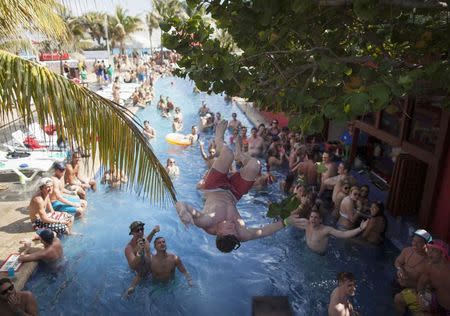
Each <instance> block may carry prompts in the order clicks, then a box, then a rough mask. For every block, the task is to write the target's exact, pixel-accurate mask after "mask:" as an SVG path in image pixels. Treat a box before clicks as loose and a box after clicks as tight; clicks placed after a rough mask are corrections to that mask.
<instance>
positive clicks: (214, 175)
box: [205, 168, 255, 201]
mask: <svg viewBox="0 0 450 316" xmlns="http://www.w3.org/2000/svg"><path fill="white" fill-rule="evenodd" d="M254 182H255V181H247V180H244V179H242V177H241V174H240V173H239V172H236V173H235V174H233V175H232V176H231V177H230V178H228V175H227V174H225V173H221V172H219V171H217V170H216V169H214V168H211V170H210V171H209V172H208V175H207V176H206V179H205V190H214V189H224V190H229V191H230V192H231V193H233V195H234V196H235V198H236V199H237V200H238V201H239V200H240V198H241V197H242V196H243V195H244V194H246V193H247V192H248V191H249V190H250V189H251V188H252V186H253V183H254Z"/></svg>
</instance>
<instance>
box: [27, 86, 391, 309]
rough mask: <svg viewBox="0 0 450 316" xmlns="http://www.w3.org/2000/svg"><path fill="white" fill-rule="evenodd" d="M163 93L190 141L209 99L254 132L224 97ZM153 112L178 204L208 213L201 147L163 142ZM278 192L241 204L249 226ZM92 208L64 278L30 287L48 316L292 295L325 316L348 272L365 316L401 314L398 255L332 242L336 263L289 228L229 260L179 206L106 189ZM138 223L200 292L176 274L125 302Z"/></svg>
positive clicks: (165, 124) (235, 304)
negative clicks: (395, 290) (176, 259)
mask: <svg viewBox="0 0 450 316" xmlns="http://www.w3.org/2000/svg"><path fill="white" fill-rule="evenodd" d="M171 82H173V85H172V84H171ZM155 89H156V91H155V92H156V93H155V102H154V103H156V102H157V100H158V99H159V95H160V94H162V95H163V96H166V95H169V97H170V99H171V100H172V102H174V104H175V105H176V106H180V107H181V108H182V112H183V115H184V131H185V132H188V131H189V130H190V127H191V125H195V124H197V121H198V116H197V110H198V107H199V106H200V104H201V101H202V100H205V101H206V102H207V103H208V105H209V107H210V108H211V110H212V111H214V112H217V111H220V112H221V113H222V115H223V117H224V118H226V119H229V118H230V117H231V113H232V112H237V113H238V119H240V120H241V121H242V122H243V123H244V124H246V125H247V126H250V123H249V122H248V121H247V119H246V118H245V117H244V116H243V115H242V113H241V112H240V111H239V109H238V108H237V107H236V106H235V105H232V104H230V103H226V102H225V101H224V100H223V97H222V96H219V95H211V96H209V95H206V94H194V93H192V89H193V86H192V84H191V83H190V82H188V81H186V80H182V79H177V78H162V79H160V80H158V81H157V83H156V86H155ZM154 103H153V104H152V106H150V107H147V108H146V109H144V110H143V111H141V112H140V113H138V116H139V117H140V118H141V119H142V120H144V119H146V120H149V121H150V123H151V125H152V126H153V127H154V128H155V129H156V132H157V139H156V140H154V141H153V142H152V147H153V149H154V151H155V153H156V154H157V156H158V157H159V159H160V160H161V161H162V162H163V164H164V165H165V161H166V159H167V158H169V157H173V158H175V160H176V162H177V164H178V165H179V166H180V169H181V175H180V176H179V177H178V178H176V179H175V180H174V185H175V188H176V190H177V196H178V199H179V200H182V201H187V202H190V203H192V204H194V205H195V206H200V205H202V197H201V194H200V193H198V192H197V191H196V190H195V184H196V182H197V181H198V180H199V179H200V177H201V175H202V174H203V173H204V172H205V170H206V169H205V165H204V162H203V160H202V158H201V157H200V153H199V148H198V146H192V147H190V148H186V149H183V148H181V147H176V146H173V145H169V144H167V143H166V142H165V141H164V136H165V135H166V134H167V133H169V132H171V123H170V121H169V120H166V119H163V118H161V116H160V115H159V114H158V113H157V111H156V109H155V106H154ZM211 136H212V135H207V139H209V138H210V137H211ZM228 136H229V135H227V136H226V139H228ZM202 138H204V136H202ZM205 143H206V142H205ZM270 192H271V193H270V194H269V193H268V192H267V191H263V192H250V193H249V194H248V195H246V196H244V197H243V198H242V200H241V201H240V202H239V204H238V208H239V209H240V212H241V215H242V217H243V218H244V220H245V221H246V222H247V223H248V225H250V226H252V225H259V224H263V223H267V222H268V220H267V219H265V218H264V215H265V213H266V209H267V205H266V203H267V201H268V199H270V200H276V199H277V198H278V197H279V196H280V193H279V190H278V184H274V185H272V187H271V188H270ZM88 199H89V211H88V214H87V216H86V218H85V219H83V220H80V221H78V223H76V225H75V231H77V232H79V233H81V234H82V236H74V237H70V238H65V240H64V241H63V242H64V249H65V257H66V260H65V262H64V263H63V264H62V265H61V266H60V267H59V269H58V270H56V271H55V270H49V269H46V268H45V267H39V269H38V272H37V273H35V274H34V275H33V277H32V278H31V280H30V281H29V283H28V284H27V287H26V288H27V289H28V290H31V291H33V292H34V293H35V295H36V296H37V299H38V303H39V308H40V313H41V314H42V315H108V314H109V315H150V314H152V315H211V314H212V313H214V315H216V316H219V315H224V316H225V315H227V316H229V315H250V314H251V299H252V297H253V296H259V295H287V296H289V300H290V302H291V304H292V307H293V309H294V311H295V314H296V315H326V310H327V304H328V300H329V295H330V293H331V291H332V289H333V288H334V287H335V286H336V283H335V281H334V280H335V276H336V273H337V272H338V271H343V270H345V271H348V270H350V271H352V272H354V273H355V275H356V278H357V284H358V289H357V296H356V299H355V305H356V306H357V308H358V310H359V311H360V312H361V313H362V314H363V315H382V314H385V315H390V314H392V312H393V306H392V299H391V297H390V280H391V279H392V276H393V260H394V257H395V255H396V253H397V252H396V250H395V249H394V248H393V247H392V246H390V245H386V246H385V247H384V248H383V249H378V248H370V249H367V248H365V247H362V246H359V245H357V244H355V243H353V242H350V241H342V240H331V241H330V249H329V251H328V253H327V255H326V256H319V255H316V254H315V253H312V252H311V251H309V250H308V249H307V248H306V245H305V241H304V233H303V232H301V231H297V230H295V229H293V228H289V229H285V230H283V231H280V232H278V233H277V234H275V235H274V236H270V237H267V238H264V239H261V240H256V241H251V242H247V243H244V244H243V245H242V246H241V248H240V249H239V250H238V251H236V252H234V253H232V254H222V253H220V252H219V251H218V250H216V247H215V239H214V237H213V236H209V235H207V234H205V233H204V232H203V231H201V230H199V229H197V228H195V227H191V228H190V229H189V231H186V230H185V228H184V226H183V225H181V223H180V222H179V219H178V216H177V214H176V211H175V208H174V207H170V208H167V209H161V208H158V207H154V206H152V205H150V203H149V202H148V201H145V200H142V199H140V198H138V197H136V196H135V195H133V194H131V193H128V192H122V191H110V190H109V189H107V188H105V187H100V189H99V190H98V192H96V193H89V197H88ZM134 220H141V221H144V222H145V223H146V226H145V228H146V233H149V232H150V230H151V229H152V228H153V226H154V225H157V224H159V225H160V226H161V232H160V233H159V234H158V236H164V237H165V238H166V242H167V245H168V251H170V252H174V253H176V254H177V255H179V256H180V257H181V259H182V261H183V263H184V265H185V266H186V268H187V269H188V271H189V272H190V273H191V275H192V277H193V279H194V282H195V286H194V287H193V288H189V287H188V285H187V283H186V281H185V279H184V278H183V276H182V275H180V274H179V273H178V272H177V275H176V278H175V280H173V281H172V282H171V283H169V284H152V283H151V281H146V282H144V283H143V284H142V285H141V286H139V287H138V288H137V289H136V292H135V293H134V294H133V295H132V296H131V297H130V298H129V299H128V300H123V299H122V298H121V296H122V294H123V292H124V291H125V290H126V289H127V287H128V285H129V284H130V282H131V280H132V278H133V275H134V274H133V273H132V272H131V271H130V270H129V268H128V266H127V263H126V259H125V256H124V248H125V245H126V244H127V242H128V241H129V239H130V236H129V235H128V232H129V230H128V226H129V224H130V223H131V222H132V221H134Z"/></svg>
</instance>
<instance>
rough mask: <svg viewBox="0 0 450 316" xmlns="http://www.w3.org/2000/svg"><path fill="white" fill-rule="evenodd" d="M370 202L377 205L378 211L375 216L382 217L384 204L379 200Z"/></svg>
mask: <svg viewBox="0 0 450 316" xmlns="http://www.w3.org/2000/svg"><path fill="white" fill-rule="evenodd" d="M372 204H375V205H376V206H377V207H378V213H377V215H376V216H383V217H384V204H383V203H382V202H380V201H377V202H372Z"/></svg>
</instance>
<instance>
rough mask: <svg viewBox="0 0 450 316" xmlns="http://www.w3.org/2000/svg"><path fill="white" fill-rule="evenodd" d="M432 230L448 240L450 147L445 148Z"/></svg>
mask: <svg viewBox="0 0 450 316" xmlns="http://www.w3.org/2000/svg"><path fill="white" fill-rule="evenodd" d="M432 232H433V235H435V236H436V237H438V238H440V239H443V240H446V241H447V242H450V148H449V149H447V157H446V159H445V163H444V168H442V180H441V185H440V191H439V195H438V198H437V201H436V212H435V214H434V218H433V224H432Z"/></svg>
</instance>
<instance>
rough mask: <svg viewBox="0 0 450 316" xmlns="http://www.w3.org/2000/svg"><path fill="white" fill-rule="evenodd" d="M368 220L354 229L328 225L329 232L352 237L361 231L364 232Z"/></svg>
mask: <svg viewBox="0 0 450 316" xmlns="http://www.w3.org/2000/svg"><path fill="white" fill-rule="evenodd" d="M367 222H368V221H367V220H366V221H363V222H361V225H360V226H359V227H358V228H355V229H352V230H346V231H342V230H337V229H334V228H333V227H329V226H328V228H329V229H328V233H329V234H330V235H332V236H334V237H336V238H352V237H355V236H356V235H358V234H359V233H360V232H362V231H363V230H364V229H365V228H366V227H367Z"/></svg>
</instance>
